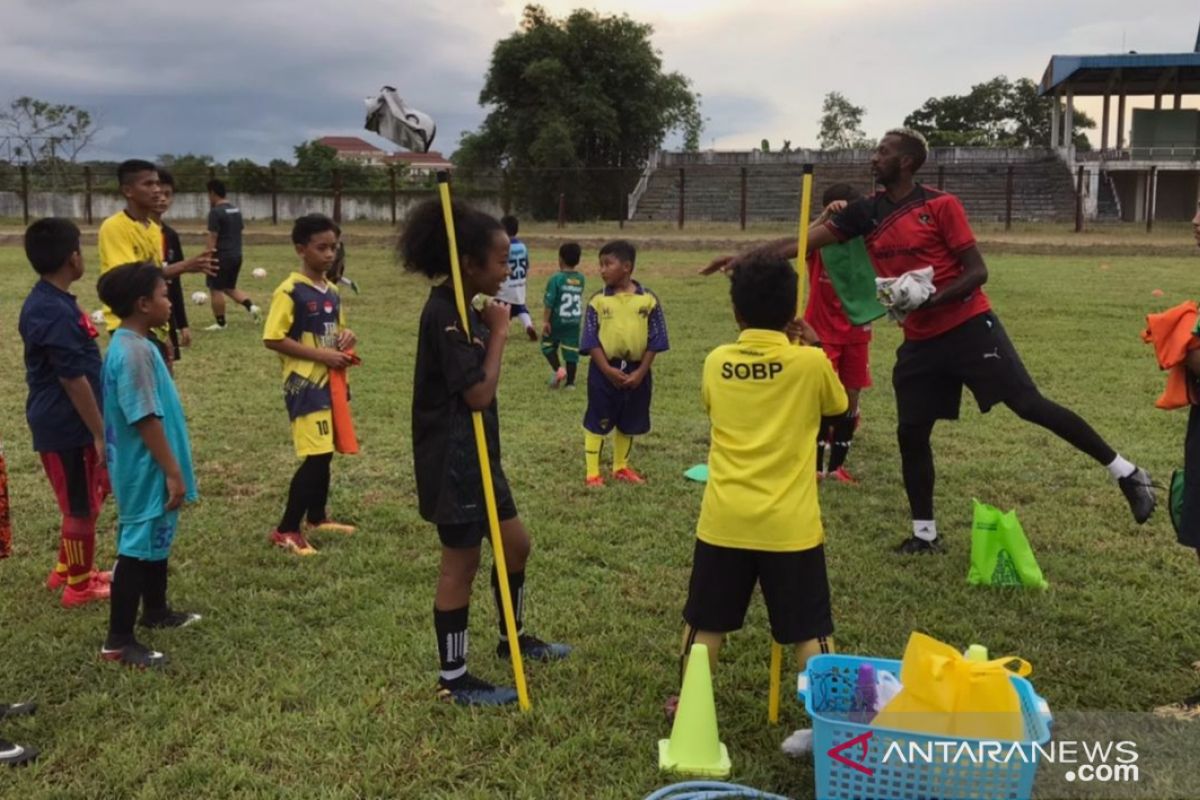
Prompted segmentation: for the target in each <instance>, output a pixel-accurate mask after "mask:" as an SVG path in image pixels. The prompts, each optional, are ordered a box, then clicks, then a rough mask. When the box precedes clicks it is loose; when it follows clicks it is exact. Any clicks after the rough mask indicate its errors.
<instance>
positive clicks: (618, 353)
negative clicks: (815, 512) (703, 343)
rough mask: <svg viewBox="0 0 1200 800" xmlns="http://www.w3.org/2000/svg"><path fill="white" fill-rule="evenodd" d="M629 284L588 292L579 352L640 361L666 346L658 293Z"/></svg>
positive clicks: (618, 359) (612, 358) (665, 325)
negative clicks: (628, 287) (630, 288)
mask: <svg viewBox="0 0 1200 800" xmlns="http://www.w3.org/2000/svg"><path fill="white" fill-rule="evenodd" d="M633 287H634V289H633V291H632V292H614V291H613V290H612V289H605V290H604V291H602V292H597V293H596V294H594V295H592V299H591V300H589V301H588V307H587V313H586V314H584V319H583V335H582V337H581V339H580V342H579V352H581V353H586V352H588V351H589V350H593V349H595V348H596V347H597V346H599V347H602V348H603V349H604V355H605V357H606V358H608V360H609V361H641V360H642V356H644V355H645V354H646V351H647V350H653V351H654V352H656V353H661V352H663V351H664V350H667V349H669V347H670V345H669V343H668V341H667V322H666V318H665V317H664V316H663V310H662V304H661V303H660V302H658V297H657V296H656V295H655V294H654V292H651V291H650V290H648V289H646V288H645V287H643V286H642V285H641V284H640V283H638V282H637V281H634V282H633ZM814 435H815V434H814Z"/></svg>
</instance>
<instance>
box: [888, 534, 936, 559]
mask: <svg viewBox="0 0 1200 800" xmlns="http://www.w3.org/2000/svg"><path fill="white" fill-rule="evenodd" d="M893 552H895V553H898V554H900V555H902V556H922V555H932V554H934V553H944V552H946V551H945V550H943V549H942V543H941V540H940V539H934V540H933V541H932V542H931V541H928V540H927V539H921V538H918V537H916V536H910V537H908V538H907V539H905V540H904V541H903V542H901V543H900V544H899V545H897V546H896V548H895V550H894V551H893Z"/></svg>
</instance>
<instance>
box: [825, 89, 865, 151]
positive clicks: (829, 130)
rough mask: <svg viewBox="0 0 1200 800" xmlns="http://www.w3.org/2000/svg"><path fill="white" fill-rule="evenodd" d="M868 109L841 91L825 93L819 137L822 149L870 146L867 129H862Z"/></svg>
mask: <svg viewBox="0 0 1200 800" xmlns="http://www.w3.org/2000/svg"><path fill="white" fill-rule="evenodd" d="M865 113H866V109H864V108H863V107H862V106H856V105H854V104H853V103H851V102H850V101H849V100H847V99H846V96H845V95H843V94H842V93H841V92H830V93H829V94H827V95H825V102H824V103H822V104H821V133H820V136H819V137H818V139H819V141H820V143H821V149H822V150H850V149H853V148H856V147H869V146H870V144H871V142H870V140H869V139H867V134H866V131H864V130H863V129H862V119H863V114H865Z"/></svg>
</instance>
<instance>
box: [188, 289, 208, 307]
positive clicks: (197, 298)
mask: <svg viewBox="0 0 1200 800" xmlns="http://www.w3.org/2000/svg"><path fill="white" fill-rule="evenodd" d="M192 302H193V303H195V304H196V305H198V306H202V305H204V304H205V303H207V302H208V295H207V294H206V293H204V292H192Z"/></svg>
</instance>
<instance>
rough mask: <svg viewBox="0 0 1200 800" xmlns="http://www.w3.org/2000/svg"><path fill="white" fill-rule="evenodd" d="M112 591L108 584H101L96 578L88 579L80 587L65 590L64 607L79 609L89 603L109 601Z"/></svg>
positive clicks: (69, 587) (68, 587) (63, 596)
mask: <svg viewBox="0 0 1200 800" xmlns="http://www.w3.org/2000/svg"><path fill="white" fill-rule="evenodd" d="M111 592H112V589H111V587H110V586H109V585H108V584H107V583H101V582H100V581H98V580H97V579H95V578H88V579H87V580H86V581H85V582H83V583H81V584H80V585H79V586H67V588H66V589H63V594H62V601H61V602H62V607H63V608H78V607H79V606H83V605H87V604H88V603H95V602H99V601H100V600H107V599H108V598H109V595H110V594H111Z"/></svg>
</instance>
